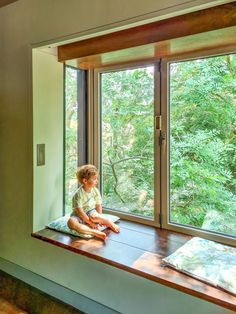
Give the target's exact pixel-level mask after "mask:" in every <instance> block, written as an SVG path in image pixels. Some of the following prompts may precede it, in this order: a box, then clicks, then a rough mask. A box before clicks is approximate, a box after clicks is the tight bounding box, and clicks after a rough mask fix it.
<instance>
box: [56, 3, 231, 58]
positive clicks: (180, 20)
mask: <svg viewBox="0 0 236 314" xmlns="http://www.w3.org/2000/svg"><path fill="white" fill-rule="evenodd" d="M231 26H236V2H231V3H227V4H224V5H220V6H216V7H212V8H208V9H205V10H200V11H197V12H192V13H188V14H184V15H181V16H177V17H174V18H169V19H166V20H162V21H158V22H154V23H150V24H146V25H142V26H137V27H133V28H130V29H126V30H122V31H118V32H114V33H110V34H107V35H102V36H98V37H94V38H90V39H86V40H81V41H78V42H74V43H70V44H66V45H62V46H59V47H58V60H59V61H66V60H71V59H77V58H83V57H89V56H93V55H99V54H103V53H107V52H111V51H117V50H122V49H127V48H132V47H137V46H141V45H147V44H151V43H156V42H161V41H165V40H170V39H174V38H181V37H184V36H189V35H194V34H199V33H204V32H209V31H212V30H217V29H222V28H227V27H231Z"/></svg>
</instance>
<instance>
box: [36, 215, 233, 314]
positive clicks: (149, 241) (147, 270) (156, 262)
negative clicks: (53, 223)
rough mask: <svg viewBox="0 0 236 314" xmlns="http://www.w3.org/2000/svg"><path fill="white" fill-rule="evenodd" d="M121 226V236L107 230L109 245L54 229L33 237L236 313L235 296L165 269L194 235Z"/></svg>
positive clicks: (41, 231) (125, 222) (143, 227)
mask: <svg viewBox="0 0 236 314" xmlns="http://www.w3.org/2000/svg"><path fill="white" fill-rule="evenodd" d="M120 227H121V232H120V234H115V233H113V232H111V231H109V230H106V233H107V235H108V239H107V241H106V244H104V243H103V242H102V241H100V240H97V239H90V240H86V239H81V238H78V237H74V236H71V235H66V234H63V233H60V232H56V231H53V230H50V229H43V230H40V231H38V232H35V233H32V237H34V238H37V239H40V240H43V241H46V242H49V243H51V244H54V245H56V246H59V247H62V248H64V249H67V250H70V251H73V252H75V253H78V254H81V255H85V256H87V257H90V258H92V259H95V260H98V261H100V262H102V263H106V264H109V265H112V266H114V267H117V268H120V269H123V270H125V271H128V272H130V273H133V274H136V275H138V276H141V277H144V278H146V279H149V280H152V281H155V282H157V283H160V284H163V285H165V286H168V287H171V288H174V289H177V290H179V291H182V292H184V293H187V294H190V295H193V296H195V297H198V298H201V299H203V300H206V301H209V302H212V303H214V304H217V305H219V306H223V307H225V308H227V309H231V310H234V311H236V297H235V296H233V295H231V294H230V293H227V292H224V291H223V290H221V289H218V288H215V287H213V286H211V285H209V284H206V283H204V282H202V281H199V280H197V279H194V278H192V277H189V276H187V275H184V274H182V273H180V272H178V271H175V270H173V269H170V268H169V267H163V266H162V264H161V260H162V258H163V257H166V256H168V255H170V254H172V253H173V252H174V251H175V250H177V249H178V248H179V247H180V246H182V245H183V244H184V243H185V242H187V241H188V240H189V239H190V238H191V236H187V235H184V234H181V233H177V232H172V231H168V230H161V229H156V228H154V227H150V226H145V225H141V224H138V223H134V222H128V221H124V220H121V221H120ZM120 252H122V254H120Z"/></svg>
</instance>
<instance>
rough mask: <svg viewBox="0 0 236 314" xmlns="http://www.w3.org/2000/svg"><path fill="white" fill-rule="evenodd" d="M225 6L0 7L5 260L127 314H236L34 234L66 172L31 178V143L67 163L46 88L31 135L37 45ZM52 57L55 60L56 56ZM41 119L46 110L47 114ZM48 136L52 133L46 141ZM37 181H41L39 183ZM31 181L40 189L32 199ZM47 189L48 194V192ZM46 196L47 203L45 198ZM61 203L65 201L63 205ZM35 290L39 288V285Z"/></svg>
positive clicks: (76, 1)
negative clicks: (39, 143) (33, 58)
mask: <svg viewBox="0 0 236 314" xmlns="http://www.w3.org/2000/svg"><path fill="white" fill-rule="evenodd" d="M223 2H230V1H203V0H196V1H184V0H169V1H166V0H162V1H156V0H145V1H137V0H129V1H128V0H119V1H117V0H86V1H85V0H19V1H17V2H15V3H13V4H11V5H9V6H6V7H4V8H1V9H0V143H1V152H0V174H1V181H0V182H1V189H0V191H1V192H0V193H1V196H0V253H1V258H3V259H5V260H6V261H10V262H13V263H15V264H17V265H20V266H22V267H23V268H25V269H27V270H30V271H32V272H34V273H35V274H39V275H41V276H43V277H45V278H48V279H49V280H52V281H54V282H56V283H58V284H60V285H62V286H65V287H67V288H69V289H72V290H73V291H75V292H78V293H80V294H82V295H84V296H87V297H88V298H91V299H92V300H95V301H97V302H100V303H102V304H105V305H107V306H109V307H111V308H113V309H116V310H117V311H120V312H121V313H128V314H129V313H130V314H133V313H137V314H139V313H140V314H143V313H147V314H152V313H160V314H163V313H174V314H178V313H181V314H185V313H191V314H197V313H203V314H204V313H205V314H225V313H232V312H230V311H227V310H225V309H223V308H220V307H218V306H215V305H214V304H210V303H207V302H204V301H202V300H200V299H197V298H194V297H191V296H189V295H186V294H183V293H181V292H178V291H176V290H174V289H170V288H168V287H165V286H161V285H158V284H156V283H154V282H151V281H149V280H146V279H143V278H140V277H138V276H134V275H132V274H129V273H127V272H124V271H121V270H119V269H116V268H114V267H111V266H108V265H106V264H102V263H99V262H96V261H93V260H90V259H88V258H86V257H83V256H81V255H78V254H75V253H72V252H68V251H66V250H63V249H61V248H57V247H55V246H52V245H50V244H47V243H44V242H41V241H39V240H36V239H33V238H31V236H30V233H31V231H32V225H33V203H34V205H35V213H34V214H35V215H37V220H38V221H39V225H42V224H43V223H44V221H45V217H44V215H45V214H46V215H47V213H46V212H45V210H46V209H45V208H40V207H41V205H43V204H46V206H48V207H49V208H50V202H52V203H53V206H52V216H53V215H54V214H55V206H56V205H55V204H57V202H56V201H55V199H56V198H57V196H58V193H59V191H60V189H61V188H60V182H61V169H60V168H59V169H57V170H56V169H54V170H53V174H54V177H52V171H51V170H52V168H50V169H47V166H46V167H44V168H43V167H42V168H41V169H39V168H35V175H36V177H34V179H33V169H34V167H35V160H33V152H35V146H34V145H33V138H35V141H36V142H37V141H38V140H39V141H41V140H42V141H43V142H44V141H45V142H47V143H46V162H49V165H50V162H53V161H55V159H53V158H56V162H58V165H59V164H61V156H59V157H58V159H57V157H53V156H52V154H53V152H52V151H51V153H50V149H51V148H50V145H51V143H52V141H53V140H56V152H60V150H61V146H60V145H61V144H60V141H57V139H56V137H55V133H54V132H55V130H56V129H55V128H56V125H55V124H54V122H55V123H56V121H54V122H53V121H52V119H51V118H50V117H52V116H54V114H55V115H56V116H57V121H61V118H62V115H61V113H62V111H61V101H60V99H59V100H58V107H56V102H57V100H55V95H54V94H50V93H51V91H47V92H46V91H45V93H47V95H45V94H43V95H42V98H40V93H41V91H40V90H38V91H37V90H35V94H34V95H35V97H36V95H39V97H38V96H37V97H36V98H35V100H36V103H35V104H37V102H38V105H37V106H36V107H35V110H38V114H39V113H40V110H42V109H43V111H44V109H46V111H47V113H48V114H47V115H46V116H45V121H47V124H46V125H45V129H44V128H42V125H41V124H40V123H39V122H40V121H39V120H38V117H35V123H36V124H38V125H39V127H37V128H36V129H35V130H34V135H33V105H32V75H31V73H32V72H31V70H32V68H31V52H32V51H31V48H32V47H31V45H33V46H34V47H36V46H42V45H43V44H44V43H50V42H54V43H55V42H58V41H60V40H62V39H63V40H65V39H68V38H72V37H76V36H80V35H81V36H82V35H88V34H93V33H96V32H99V31H103V30H107V29H112V28H114V27H115V26H122V25H126V24H129V23H130V22H134V21H135V22H137V21H142V20H144V19H147V18H154V17H157V18H160V17H163V16H165V15H167V14H172V15H173V14H179V13H180V12H181V10H184V9H186V10H189V9H190V8H191V7H193V9H196V7H198V6H199V5H201V4H204V5H206V6H207V5H209V4H210V5H213V3H214V4H216V3H217V4H220V3H223ZM40 56H41V57H42V56H43V55H40V54H39V55H38V57H39V58H40ZM48 58H49V59H50V60H51V57H50V56H48ZM43 59H44V58H43ZM44 61H45V59H44ZM50 64H51V62H50ZM44 65H45V64H44ZM44 65H43V66H44ZM53 68H54V70H55V71H57V72H58V73H61V66H60V65H56V64H55V67H54V66H53ZM41 70H42V69H40V68H39V69H38V71H39V72H38V73H39V76H38V77H39V78H41V73H40V71H41ZM35 71H36V68H35ZM35 73H36V72H35ZM54 73H56V72H54ZM54 73H52V71H51V68H50V66H49V67H47V71H46V73H45V80H46V81H43V80H42V81H41V84H42V86H44V88H45V90H46V88H47V86H45V85H44V84H46V82H48V84H51V83H52V80H53V75H54ZM36 76H37V75H36ZM39 81H40V80H39ZM61 84H62V82H61V81H60V80H59V81H56V82H54V81H53V85H52V86H53V88H54V87H55V86H61ZM56 88H57V87H56ZM48 93H49V94H48ZM50 95H51V96H52V97H51V96H50ZM49 96H50V97H51V98H50V97H49ZM49 100H50V101H49ZM46 101H49V102H50V105H52V106H53V107H52V108H48V107H47V104H46ZM57 109H58V111H57ZM34 113H36V111H35V112H34ZM40 114H44V113H43V112H42V111H41V113H40ZM42 120H43V119H42ZM45 121H44V122H45ZM50 121H51V122H52V124H51V125H50ZM42 122H43V121H42ZM48 123H49V124H48ZM36 124H35V127H36ZM45 132H47V136H46V137H45V134H46V133H45ZM61 132H62V130H61V129H58V135H60V134H61ZM49 134H50V136H51V138H50V139H49ZM48 141H49V142H48ZM47 148H48V149H47ZM47 154H49V155H47ZM33 161H34V166H33ZM46 170H47V171H46ZM56 177H58V181H57V180H56ZM35 178H36V181H37V182H34V180H35ZM33 182H34V183H35V185H34V187H35V189H36V191H35V199H34V200H33V190H34V188H33ZM43 182H47V183H48V182H51V184H52V185H53V186H51V187H50V190H48V189H46V187H45V186H44V187H42V193H40V189H38V188H37V184H39V186H42V184H43ZM45 190H46V192H48V193H47V194H46V195H45ZM42 194H44V195H42ZM42 197H43V198H45V199H43V200H42ZM58 202H59V203H58V204H61V203H60V202H61V200H58ZM58 206H60V205H58ZM40 210H41V211H40ZM50 215H51V213H50ZM35 217H36V216H35ZM101 283H102V285H101ZM35 285H36V286H37V283H35Z"/></svg>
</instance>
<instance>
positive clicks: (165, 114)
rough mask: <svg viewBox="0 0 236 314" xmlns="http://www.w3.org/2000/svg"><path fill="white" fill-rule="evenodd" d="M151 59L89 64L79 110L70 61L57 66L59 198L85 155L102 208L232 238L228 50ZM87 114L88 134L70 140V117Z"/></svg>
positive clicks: (234, 199)
mask: <svg viewBox="0 0 236 314" xmlns="http://www.w3.org/2000/svg"><path fill="white" fill-rule="evenodd" d="M161 63H162V66H161V67H160V63H159V61H158V62H157V63H149V64H143V65H139V64H137V65H132V66H130V67H129V66H127V65H126V66H111V67H107V68H101V69H95V70H94V71H93V70H92V71H90V79H89V84H88V86H89V90H90V101H89V103H88V111H89V115H88V117H87V115H85V114H84V113H85V112H87V111H86V110H85V109H83V111H82V112H83V113H82V114H81V112H80V110H81V109H79V108H87V106H86V105H85V104H86V101H82V102H81V101H78V99H79V98H78V94H79V93H78V86H80V85H79V84H78V73H80V71H77V70H76V71H77V72H76V71H75V70H74V69H70V68H68V69H67V71H68V72H67V76H66V95H67V94H68V95H67V96H66V107H67V112H66V117H67V118H66V145H65V147H66V167H65V169H66V175H65V176H66V180H65V184H66V191H67V192H66V193H67V194H66V204H67V207H68V208H69V206H70V195H71V193H72V190H73V189H74V187H76V181H75V178H74V169H75V168H76V167H77V165H78V164H82V163H83V162H84V161H85V162H90V163H94V164H95V165H96V166H97V167H98V168H99V170H100V186H99V188H100V190H101V193H102V197H103V206H104V208H105V209H106V210H108V211H109V210H110V211H111V212H114V211H115V212H118V213H119V215H120V216H121V217H125V218H127V219H131V220H138V221H141V222H143V223H149V224H153V225H155V226H161V227H163V228H167V229H172V230H176V231H181V232H187V233H190V234H195V235H197V234H198V232H200V234H201V235H204V234H206V235H207V236H209V235H210V237H211V238H212V237H216V239H217V240H221V241H223V240H222V239H223V238H224V237H225V238H230V239H232V241H233V238H234V237H235V236H236V220H235V217H236V205H235V204H236V196H235V182H236V178H235V173H236V171H235V170H236V169H235V164H236V163H235V155H236V154H235V144H236V143H235V141H236V139H235V125H236V118H235V117H236V90H235V83H236V74H235V73H236V54H233V53H231V54H227V55H217V56H207V57H203V56H199V57H198V58H196V57H195V58H192V59H190V58H185V59H177V58H176V59H169V60H168V59H164V60H163V61H161ZM160 68H161V71H160ZM73 71H74V72H73ZM82 72H83V71H81V73H82ZM76 80H77V82H76ZM82 81H83V80H82ZM83 82H85V81H83ZM81 90H82V89H80V91H81ZM76 95H77V96H76ZM91 95H92V96H91ZM69 96H70V97H69ZM76 97H77V98H76ZM76 99H77V100H76ZM83 99H85V98H83ZM79 103H81V104H84V105H83V106H79ZM87 122H88V125H89V127H88V132H89V136H88V137H86V138H87V140H86V141H85V140H84V143H86V145H84V146H83V147H84V149H80V148H79V146H78V145H79V143H80V140H79V139H81V138H84V139H85V136H86V134H87V133H86V132H85V131H84V133H83V131H80V130H79V126H81V125H82V124H84V126H85V125H86V123H87ZM82 130H83V129H82ZM84 130H87V129H86V128H84ZM81 132H82V133H81ZM81 134H82V135H81ZM85 147H86V148H85ZM87 147H88V148H89V149H88V150H89V151H88V156H89V158H88V159H87V157H85V156H87ZM83 152H86V154H85V153H83ZM81 154H82V155H83V156H84V157H83V158H82V159H80V161H79V158H81ZM71 186H73V188H71ZM230 241H231V240H230Z"/></svg>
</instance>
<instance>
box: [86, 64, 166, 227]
mask: <svg viewBox="0 0 236 314" xmlns="http://www.w3.org/2000/svg"><path fill="white" fill-rule="evenodd" d="M149 65H153V66H154V110H153V135H154V137H153V141H154V217H153V219H152V218H148V217H144V216H141V215H135V214H130V213H125V212H123V211H119V210H118V209H117V210H113V209H108V208H105V207H104V212H107V213H110V214H114V215H119V216H120V217H121V218H123V219H126V220H131V221H135V222H139V223H144V224H147V225H152V226H156V227H159V228H160V227H161V224H160V217H161V215H160V195H161V192H160V186H161V185H160V176H161V174H160V169H161V168H160V150H159V149H160V147H159V138H160V132H161V131H160V130H159V129H155V127H154V125H155V116H160V115H161V106H160V59H156V60H155V61H153V60H150V61H145V62H143V61H142V62H131V63H126V64H125V65H124V64H118V65H113V66H107V67H101V68H95V69H94V70H91V72H92V73H91V80H93V85H92V86H93V88H92V89H93V91H91V92H92V93H93V97H91V98H92V102H90V106H91V107H92V108H93V110H90V113H91V116H90V117H89V120H90V121H94V126H93V131H92V132H91V133H92V134H91V136H90V138H91V137H92V138H93V150H92V152H93V156H91V154H89V155H90V156H91V157H92V158H91V161H93V163H94V164H95V165H96V166H97V167H98V168H99V169H100V171H101V173H102V169H101V89H100V86H101V85H100V75H101V74H102V73H106V72H114V71H121V70H127V69H136V68H141V67H145V66H149ZM90 86H91V85H90ZM158 165H159V166H158ZM158 168H159V171H157V169H158ZM100 188H101V186H100Z"/></svg>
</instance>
